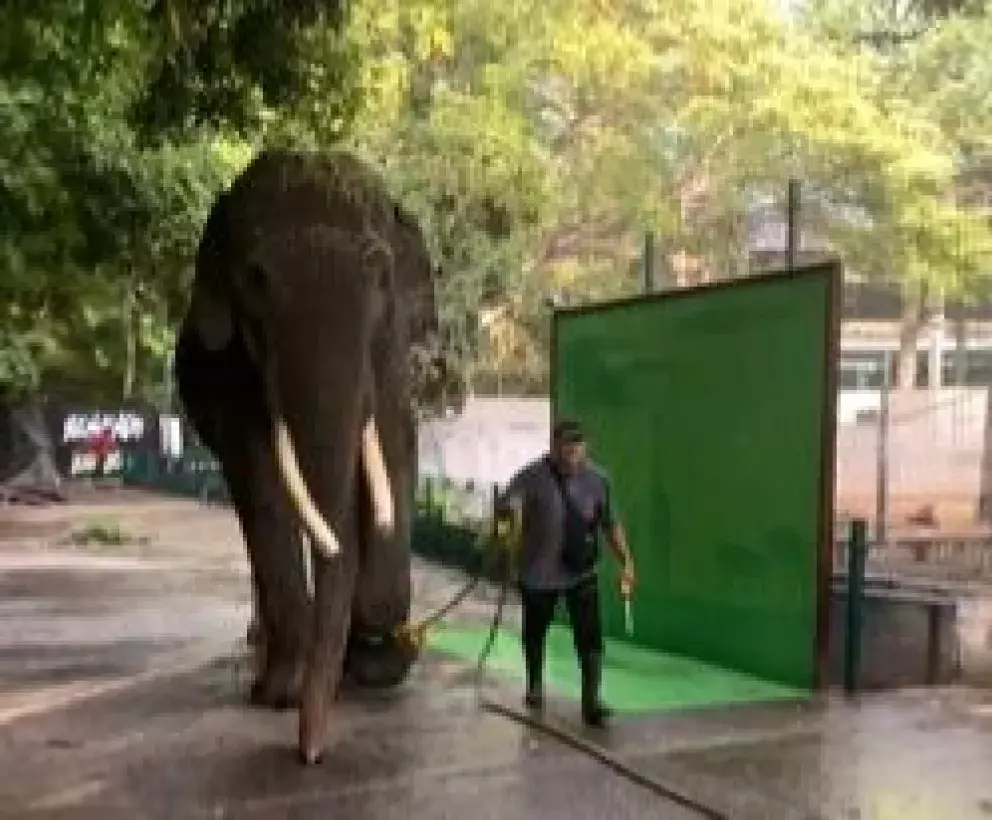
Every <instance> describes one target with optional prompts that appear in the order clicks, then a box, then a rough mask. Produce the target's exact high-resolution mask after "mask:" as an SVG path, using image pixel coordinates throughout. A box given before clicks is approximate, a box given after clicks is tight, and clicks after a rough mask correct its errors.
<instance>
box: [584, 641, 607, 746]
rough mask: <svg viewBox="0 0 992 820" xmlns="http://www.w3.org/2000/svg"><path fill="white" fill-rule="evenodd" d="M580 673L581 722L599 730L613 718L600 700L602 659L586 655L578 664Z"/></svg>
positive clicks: (598, 656) (597, 656)
mask: <svg viewBox="0 0 992 820" xmlns="http://www.w3.org/2000/svg"><path fill="white" fill-rule="evenodd" d="M580 668H581V671H582V722H583V723H584V724H585V725H586V726H589V727H591V728H594V729H599V728H602V727H603V726H605V725H606V722H607V721H608V720H609V719H610V718H611V717H612V716H613V712H612V710H610V709H609V707H607V706H606V704H604V703H603V701H602V700H601V699H600V695H599V691H600V682H601V680H602V675H603V659H602V656H600V655H587V656H586V657H584V658H583V659H582V661H581V663H580Z"/></svg>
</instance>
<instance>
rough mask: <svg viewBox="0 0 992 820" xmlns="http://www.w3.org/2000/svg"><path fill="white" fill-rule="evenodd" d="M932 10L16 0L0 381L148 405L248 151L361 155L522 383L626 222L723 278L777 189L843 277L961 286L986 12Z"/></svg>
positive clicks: (990, 32)
mask: <svg viewBox="0 0 992 820" xmlns="http://www.w3.org/2000/svg"><path fill="white" fill-rule="evenodd" d="M944 5H946V4H941V3H936V4H935V3H933V2H929V0H902V1H901V2H897V3H888V4H882V5H878V4H876V5H872V4H865V3H856V2H853V0H808V2H807V3H805V4H804V9H803V12H802V14H799V15H797V16H796V17H795V18H794V19H789V18H787V17H786V16H784V14H783V13H782V10H781V4H779V3H777V2H775V3H773V2H771V1H770V0H768V2H766V0H730V2H727V3H721V4H716V5H711V4H704V3H701V2H698V1H697V0H675V2H671V3H657V2H653V0H624V1H623V2H618V3H602V2H599V0H595V2H594V0H569V2H565V0H547V1H546V2H537V0H507V2H502V3H488V2H482V0H457V1H456V2H443V3H442V2H439V1H438V0H411V2H407V3H402V4H386V5H385V6H384V5H382V4H379V3H375V2H373V0H352V1H351V2H350V3H349V4H348V6H347V11H346V10H345V6H344V4H343V3H342V2H341V1H340V0H292V1H291V2H288V1H287V0H283V2H276V0H233V2H232V0H224V1H223V2H222V1H221V0H204V2H198V3H193V2H190V0H154V2H150V3H148V4H145V5H144V7H143V6H142V4H138V3H133V2H125V0H106V2H103V3H99V4H97V3H87V2H84V0H51V1H50V2H47V3H34V4H28V3H27V2H26V0H8V2H7V3H5V4H3V5H2V6H0V139H2V140H3V144H4V146H5V150H4V152H3V153H2V156H0V219H2V220H3V224H4V226H5V228H6V230H5V232H4V236H3V237H2V238H0V385H7V386H8V387H10V386H14V387H17V388H18V389H36V388H38V387H39V386H43V387H46V388H50V387H51V386H53V385H55V384H58V385H59V387H60V389H68V388H69V386H70V385H72V384H73V383H78V384H79V385H80V386H81V388H82V387H84V386H85V389H87V390H90V391H93V390H96V391H97V392H98V393H102V394H104V395H106V396H108V397H114V396H119V395H120V394H121V393H126V392H129V391H130V390H131V389H132V387H133V389H134V390H135V391H137V392H139V393H144V394H145V395H150V394H154V395H161V392H162V391H161V388H160V382H161V381H162V373H163V372H164V369H165V367H166V362H165V358H166V356H167V353H168V349H169V347H170V345H171V341H172V339H171V333H172V331H171V328H172V326H173V325H174V323H175V321H176V319H177V318H178V316H179V315H180V312H181V310H182V309H183V307H184V303H185V299H186V291H187V286H188V276H189V267H190V263H191V259H192V254H193V251H194V249H195V246H196V242H197V239H198V235H199V230H200V226H201V225H202V222H203V219H204V217H205V214H206V213H207V210H208V208H209V206H210V204H211V202H212V200H213V197H214V196H215V195H216V192H217V191H218V190H219V189H220V188H221V187H223V186H224V185H225V184H226V183H227V182H228V181H229V180H230V179H231V177H232V175H234V174H236V173H237V171H238V170H239V169H240V168H241V167H242V166H243V165H244V163H245V162H246V161H247V159H248V158H249V156H250V155H251V153H252V152H253V150H254V149H255V148H256V147H257V146H258V145H260V144H262V143H266V144H276V145H287V144H288V145H307V146H316V147H320V146H331V145H341V144H343V145H345V146H348V147H351V148H352V149H354V150H356V151H357V152H359V153H361V154H362V155H364V156H365V157H367V158H369V159H371V160H372V161H373V162H374V163H375V164H376V165H377V166H378V167H379V168H381V169H382V171H383V173H384V175H385V177H386V178H387V180H388V181H389V184H390V185H391V186H392V187H393V189H394V190H395V191H396V192H397V194H398V195H399V196H400V197H402V199H403V200H404V201H405V202H406V203H407V204H408V205H409V207H410V208H411V209H413V210H414V211H415V212H416V213H417V214H418V216H419V217H420V218H421V220H422V222H423V224H424V227H425V229H426V231H427V234H428V236H429V238H430V242H431V244H432V247H433V250H434V252H435V253H436V255H437V257H438V259H439V260H440V261H441V263H442V265H443V268H444V271H445V277H444V282H443V287H442V292H441V294H440V297H441V306H442V313H443V320H444V323H445V327H446V330H447V333H448V336H449V339H450V341H451V344H450V350H449V351H448V352H449V354H450V355H451V356H452V357H454V359H455V361H456V363H457V364H458V366H459V367H461V368H462V370H463V371H464V372H465V374H466V378H468V379H470V380H472V381H474V382H476V383H477V384H490V385H491V384H495V383H496V382H501V383H502V384H503V385H504V386H507V385H509V386H512V388H513V389H515V390H529V391H537V390H541V389H543V387H544V371H545V349H546V342H547V338H546V336H547V321H546V307H545V300H546V299H547V298H548V297H549V296H550V295H551V294H552V293H556V292H565V293H567V294H568V295H570V296H571V297H572V298H574V299H591V298H604V297H610V296H616V295H619V294H622V293H626V292H630V291H631V290H632V289H633V288H635V287H636V283H637V281H638V279H639V273H638V265H639V261H638V257H639V255H640V253H641V237H642V235H643V232H644V231H645V230H648V229H650V230H652V231H653V232H654V234H655V235H656V237H657V240H658V247H659V249H660V251H659V253H660V256H661V257H662V259H661V260H660V262H659V267H660V268H661V269H665V268H666V267H668V266H675V265H676V264H683V263H685V264H688V263H691V265H690V267H691V266H692V265H694V266H695V268H696V269H698V270H703V271H706V272H708V274H709V275H715V276H723V275H731V274H734V275H739V274H742V273H745V272H746V270H747V244H746V243H747V231H746V222H747V219H746V216H747V206H748V202H749V201H750V200H752V199H753V198H755V197H756V196H760V197H765V198H770V199H772V200H776V199H778V200H780V199H781V197H782V195H783V193H784V191H785V183H786V181H787V180H788V179H789V178H790V177H800V178H802V179H803V180H804V182H805V187H806V191H807V210H806V213H805V215H804V219H805V220H806V229H807V230H808V231H809V232H811V233H814V234H817V235H819V236H820V237H822V238H824V239H825V240H829V242H830V243H831V245H832V246H833V247H834V248H835V249H836V250H837V251H838V252H839V253H840V254H841V255H842V256H843V257H844V260H845V262H846V264H847V266H848V268H849V269H851V270H854V271H857V272H859V273H863V274H867V275H885V276H897V277H905V278H907V279H908V280H911V281H918V282H923V283H926V284H928V285H935V286H937V287H938V288H939V289H942V290H945V291H947V292H949V293H966V294H977V293H979V292H981V290H982V289H983V288H984V284H983V283H984V281H985V279H984V277H983V276H982V275H981V274H982V273H983V272H984V270H985V268H986V267H987V261H988V260H987V257H988V251H989V249H990V248H992V243H990V236H989V226H988V222H987V220H986V219H985V217H984V215H978V214H977V213H976V211H975V209H974V208H973V207H971V206H972V205H973V203H975V202H977V201H979V200H981V199H982V198H983V197H987V193H988V191H989V190H990V189H989V186H988V180H989V179H990V176H989V174H990V171H992V163H990V160H989V156H990V152H989V136H988V135H989V134H990V133H992V127H990V126H992V111H990V104H989V101H988V95H987V94H985V93H984V89H986V88H988V87H989V83H990V81H992V56H990V55H992V49H990V47H989V46H990V45H992V29H990V26H992V22H990V20H992V16H990V15H989V13H988V11H987V9H986V4H985V3H984V2H978V0H969V2H967V3H964V4H958V6H959V7H955V9H952V10H951V12H950V13H948V12H947V10H946V9H944V8H943V6H944ZM878 32H882V33H883V34H885V36H884V37H882V36H876V35H877V34H878ZM687 260H688V262H687Z"/></svg>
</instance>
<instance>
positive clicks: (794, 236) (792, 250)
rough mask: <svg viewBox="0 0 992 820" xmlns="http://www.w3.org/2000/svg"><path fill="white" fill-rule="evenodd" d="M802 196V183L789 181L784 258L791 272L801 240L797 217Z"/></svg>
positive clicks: (795, 180) (796, 180) (794, 180)
mask: <svg viewBox="0 0 992 820" xmlns="http://www.w3.org/2000/svg"><path fill="white" fill-rule="evenodd" d="M802 196H803V189H802V183H801V182H800V181H799V180H798V179H790V180H789V204H788V213H787V219H788V221H787V228H788V234H787V235H786V236H787V238H786V246H785V250H786V258H787V259H788V263H789V270H793V269H795V267H796V258H797V256H798V253H799V243H800V240H801V237H800V233H799V217H800V211H801V209H802Z"/></svg>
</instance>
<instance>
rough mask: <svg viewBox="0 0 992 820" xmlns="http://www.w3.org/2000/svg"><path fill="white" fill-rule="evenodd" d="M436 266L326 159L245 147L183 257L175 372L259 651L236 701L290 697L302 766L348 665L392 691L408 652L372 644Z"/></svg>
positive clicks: (365, 173)
mask: <svg viewBox="0 0 992 820" xmlns="http://www.w3.org/2000/svg"><path fill="white" fill-rule="evenodd" d="M433 273H434V271H433V268H432V265H431V262H430V256H429V253H428V250H427V248H426V245H425V242H424V238H423V235H422V234H421V232H420V229H419V227H418V226H417V224H416V222H415V221H414V220H413V219H412V218H411V217H409V216H408V215H407V214H405V213H404V212H402V210H401V209H399V208H398V207H397V206H396V205H395V204H394V202H393V201H392V200H391V199H390V197H389V196H388V194H387V193H386V191H385V189H384V188H383V186H382V185H381V183H380V181H379V180H378V178H377V177H376V176H375V175H374V173H373V172H371V171H370V169H368V168H367V167H366V166H364V165H362V164H360V163H359V162H358V161H356V160H355V159H353V158H351V157H349V156H347V155H340V154H335V155H310V154H299V153H287V152H265V153H263V154H261V155H259V156H258V157H257V158H256V159H255V160H254V161H253V162H252V163H251V165H249V166H248V168H247V169H246V170H245V171H244V172H243V173H242V175H241V176H240V177H239V178H238V180H237V181H236V182H235V183H234V185H233V186H232V187H231V189H230V190H229V191H228V192H226V193H225V194H223V195H221V197H220V198H219V199H218V201H217V203H215V205H214V208H213V210H212V211H211V213H210V216H209V218H208V220H207V224H206V226H205V228H204V234H203V238H202V240H201V243H200V247H199V249H198V254H197V261H196V279H195V282H194V285H193V294H192V299H191V304H190V308H189V312H188V314H187V316H186V318H185V320H184V322H183V325H182V327H181V329H180V334H179V339H178V343H177V348H176V378H177V383H178V386H179V392H180V396H181V398H182V400H183V403H184V405H185V407H186V411H187V415H188V417H189V419H190V421H191V423H192V424H193V426H194V427H195V428H196V430H197V432H198V433H199V435H200V437H201V439H202V441H203V443H204V444H205V445H206V446H207V447H209V448H210V449H211V450H213V451H214V453H215V454H216V456H217V458H218V460H219V461H220V463H221V465H222V469H223V472H224V476H225V478H226V480H227V482H228V484H229V486H230V491H231V496H232V499H233V502H234V507H235V511H236V513H237V516H238V519H239V521H240V524H241V528H242V532H243V534H244V538H245V542H246V546H247V550H248V556H249V561H250V563H251V568H252V575H253V579H254V582H255V584H256V588H257V593H258V600H259V605H260V609H261V612H260V616H261V618H260V620H261V624H262V628H263V630H264V645H265V661H264V664H263V668H262V670H261V672H260V674H259V675H258V678H257V680H256V682H255V684H254V685H253V687H252V699H253V700H254V701H255V702H257V703H263V704H267V705H270V706H274V707H283V706H289V705H293V704H296V703H298V704H299V708H300V738H299V744H300V753H301V756H302V758H303V759H304V760H305V761H306V762H313V761H315V760H316V759H317V758H318V757H319V755H320V753H321V750H322V747H323V742H324V741H323V738H324V734H325V729H326V721H327V712H328V710H329V708H330V703H331V702H332V701H333V698H334V695H335V692H336V690H337V688H338V686H339V684H340V682H341V678H342V672H343V671H345V666H347V672H348V675H349V677H350V678H352V679H354V680H355V681H356V682H358V683H360V684H365V685H369V684H373V685H389V684H393V683H397V682H399V681H401V680H402V679H403V678H404V677H405V676H406V673H407V671H408V670H409V668H410V666H411V664H412V662H413V661H414V659H415V658H414V653H413V651H412V650H410V649H408V648H406V647H404V646H403V645H402V644H400V643H398V642H396V641H394V640H391V639H390V637H389V636H390V635H391V634H392V632H393V630H394V629H395V628H396V627H398V626H400V625H402V624H403V623H404V622H405V621H406V619H407V617H408V615H409V609H410V595H411V590H410V528H411V523H412V503H413V491H414V487H413V481H414V478H415V460H416V437H415V426H414V418H413V404H412V399H413V395H412V393H413V377H412V375H411V368H410V364H409V362H410V351H411V348H412V346H414V345H423V346H425V347H427V348H428V349H429V348H430V343H431V342H432V341H433V339H434V333H435V331H436V309H435V303H434V281H433ZM376 434H377V435H376ZM294 476H295V478H294ZM301 524H302V525H304V526H305V529H307V530H308V531H309V532H310V534H311V540H312V541H313V542H314V544H315V548H314V599H313V601H312V602H310V601H309V600H308V593H307V586H306V576H305V571H304V563H303V556H302V549H301V547H302V539H301V538H300V536H299V532H300V527H301ZM318 547H319V548H318Z"/></svg>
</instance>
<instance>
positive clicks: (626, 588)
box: [620, 560, 637, 597]
mask: <svg viewBox="0 0 992 820" xmlns="http://www.w3.org/2000/svg"><path fill="white" fill-rule="evenodd" d="M635 586H637V573H636V572H634V562H633V561H629V560H628V561H625V562H624V564H623V567H622V568H621V569H620V594H621V595H623V596H624V597H627V596H629V595H631V594H632V593H633V591H634V587H635Z"/></svg>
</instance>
